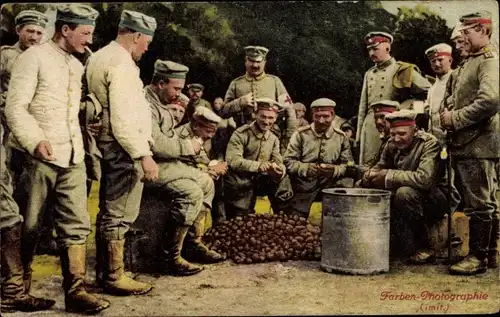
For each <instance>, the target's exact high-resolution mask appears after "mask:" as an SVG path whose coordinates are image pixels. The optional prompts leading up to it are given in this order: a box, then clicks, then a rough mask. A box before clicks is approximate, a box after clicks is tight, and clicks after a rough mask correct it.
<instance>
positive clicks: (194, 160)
mask: <svg viewBox="0 0 500 317" xmlns="http://www.w3.org/2000/svg"><path fill="white" fill-rule="evenodd" d="M175 131H176V133H177V134H178V135H179V137H180V138H181V139H186V140H191V139H193V138H195V134H194V131H193V129H192V127H191V123H186V124H183V125H181V126H179V127H177V128H175ZM211 148H212V142H211V139H210V140H206V141H205V142H203V146H202V147H201V151H200V153H198V154H197V155H195V156H194V157H190V159H189V160H185V162H186V163H187V164H189V165H193V166H195V167H198V168H200V169H201V170H203V171H206V170H207V167H208V164H209V163H210V161H211V159H210V151H211Z"/></svg>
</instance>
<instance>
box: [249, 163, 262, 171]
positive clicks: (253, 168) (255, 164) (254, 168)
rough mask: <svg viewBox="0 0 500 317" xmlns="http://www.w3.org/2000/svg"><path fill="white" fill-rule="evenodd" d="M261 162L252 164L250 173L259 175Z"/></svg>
mask: <svg viewBox="0 0 500 317" xmlns="http://www.w3.org/2000/svg"><path fill="white" fill-rule="evenodd" d="M259 166H260V162H257V161H255V162H252V164H250V168H249V172H253V173H257V172H258V171H259Z"/></svg>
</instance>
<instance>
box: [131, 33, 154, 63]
mask: <svg viewBox="0 0 500 317" xmlns="http://www.w3.org/2000/svg"><path fill="white" fill-rule="evenodd" d="M133 38H134V43H135V46H134V49H133V50H132V59H133V60H134V61H136V62H137V61H138V60H140V59H141V57H142V55H143V54H144V53H146V52H147V50H148V48H149V44H151V42H152V41H153V37H152V36H151V35H146V34H144V33H139V32H136V33H133Z"/></svg>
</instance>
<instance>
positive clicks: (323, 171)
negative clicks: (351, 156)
mask: <svg viewBox="0 0 500 317" xmlns="http://www.w3.org/2000/svg"><path fill="white" fill-rule="evenodd" d="M334 171H335V165H333V164H324V163H322V164H320V165H319V170H318V173H319V175H320V176H324V177H332V176H333V172H334Z"/></svg>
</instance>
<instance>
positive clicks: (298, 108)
mask: <svg viewBox="0 0 500 317" xmlns="http://www.w3.org/2000/svg"><path fill="white" fill-rule="evenodd" d="M293 108H294V109H295V116H296V117H297V129H298V128H301V127H305V126H307V125H309V121H307V120H306V118H304V117H305V115H306V106H305V105H304V104H303V103H302V102H296V103H294V104H293Z"/></svg>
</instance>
